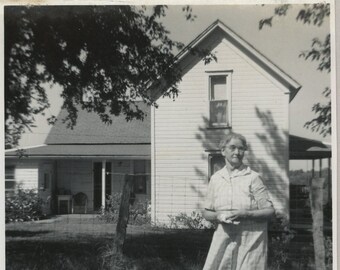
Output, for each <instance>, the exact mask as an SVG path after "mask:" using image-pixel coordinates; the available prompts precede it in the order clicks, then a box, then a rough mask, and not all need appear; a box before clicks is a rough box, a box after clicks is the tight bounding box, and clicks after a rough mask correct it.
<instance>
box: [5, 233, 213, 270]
mask: <svg viewBox="0 0 340 270" xmlns="http://www.w3.org/2000/svg"><path fill="white" fill-rule="evenodd" d="M36 236H37V238H35V239H25V240H21V241H7V245H6V269H49V270H54V269H76V270H77V269H176V270H177V269H178V270H180V269H202V266H203V263H204V260H205V256H206V253H207V251H208V248H209V245H210V241H211V236H212V232H206V231H197V232H195V231H194V232H193V231H190V232H187V231H162V232H160V231H155V232H148V233H145V234H140V235H129V236H128V237H127V239H126V244H125V256H124V257H123V258H117V256H116V255H115V254H110V251H112V249H111V245H112V242H113V237H112V236H110V237H102V236H101V237H98V236H93V237H91V236H88V235H83V236H81V235H78V237H77V239H74V240H72V239H66V238H56V239H53V240H47V241H41V239H38V235H36ZM113 266H114V267H113Z"/></svg>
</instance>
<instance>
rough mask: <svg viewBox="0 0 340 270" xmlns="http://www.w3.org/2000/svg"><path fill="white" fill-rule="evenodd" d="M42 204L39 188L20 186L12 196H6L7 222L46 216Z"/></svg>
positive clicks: (37, 218)
mask: <svg viewBox="0 0 340 270" xmlns="http://www.w3.org/2000/svg"><path fill="white" fill-rule="evenodd" d="M42 204H43V201H42V199H41V198H39V195H38V192H37V190H35V189H23V188H21V187H20V186H19V187H18V188H17V190H16V192H15V193H14V194H13V195H12V196H9V197H7V198H6V202H5V209H6V215H5V217H6V223H8V222H18V221H32V220H39V219H40V218H42V217H43V216H44V215H43V213H42Z"/></svg>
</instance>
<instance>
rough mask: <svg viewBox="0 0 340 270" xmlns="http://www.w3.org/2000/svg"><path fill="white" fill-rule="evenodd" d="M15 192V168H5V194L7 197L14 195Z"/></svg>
mask: <svg viewBox="0 0 340 270" xmlns="http://www.w3.org/2000/svg"><path fill="white" fill-rule="evenodd" d="M14 191H15V167H14V166H6V167H5V192H6V195H7V194H8V195H9V194H13V193H14Z"/></svg>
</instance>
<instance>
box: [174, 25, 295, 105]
mask: <svg viewBox="0 0 340 270" xmlns="http://www.w3.org/2000/svg"><path fill="white" fill-rule="evenodd" d="M217 28H220V29H222V30H223V31H224V33H226V34H227V36H228V37H229V38H230V39H231V41H232V42H233V43H235V44H236V45H237V46H238V47H239V48H240V49H241V50H242V51H244V52H245V53H246V54H248V55H251V57H252V58H253V59H254V60H255V61H257V62H258V63H259V65H260V66H262V67H263V68H264V69H265V70H266V71H267V72H268V73H270V74H271V75H272V76H273V77H274V78H275V79H277V80H278V81H279V82H280V83H282V84H283V85H284V86H285V87H286V88H287V89H289V93H290V101H292V100H293V99H294V97H295V96H296V94H297V93H298V91H299V90H300V89H301V85H300V84H299V83H298V82H297V81H296V80H294V79H293V78H292V77H291V76H289V75H288V74H287V73H285V72H284V71H283V70H282V69H281V68H279V67H278V66H277V65H276V64H274V63H273V62H272V61H271V60H269V59H268V58H267V57H266V56H264V55H263V54H262V53H261V52H259V51H258V50H257V49H255V48H254V47H253V46H252V45H251V44H250V43H248V42H247V41H245V40H244V39H243V38H242V37H241V36H239V35H238V34H236V33H235V32H234V31H233V30H232V29H230V28H229V27H228V26H226V25H225V24H224V23H223V22H221V21H220V20H216V21H215V22H214V23H212V24H211V25H210V26H209V27H208V28H207V29H205V30H204V31H203V32H202V33H201V34H200V35H198V36H197V37H196V38H195V39H194V40H193V41H192V42H190V43H189V45H187V46H186V47H185V48H184V49H183V50H182V51H181V52H179V53H178V55H177V56H176V59H177V61H178V62H180V61H181V60H182V59H184V58H185V57H186V56H187V55H188V54H189V53H190V48H193V47H196V46H198V44H199V43H200V42H202V40H204V39H205V38H206V37H207V36H208V35H209V34H210V33H211V32H212V31H214V30H215V29H217Z"/></svg>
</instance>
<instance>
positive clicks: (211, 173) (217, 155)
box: [208, 151, 223, 181]
mask: <svg viewBox="0 0 340 270" xmlns="http://www.w3.org/2000/svg"><path fill="white" fill-rule="evenodd" d="M214 157H220V158H222V159H223V156H222V154H221V152H220V151H216V152H215V151H214V152H213V153H210V154H209V156H208V179H209V181H210V178H211V176H212V175H213V174H214V172H213V164H212V160H213V158H214ZM222 168H223V167H222Z"/></svg>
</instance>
